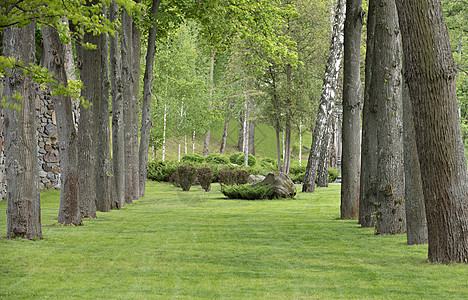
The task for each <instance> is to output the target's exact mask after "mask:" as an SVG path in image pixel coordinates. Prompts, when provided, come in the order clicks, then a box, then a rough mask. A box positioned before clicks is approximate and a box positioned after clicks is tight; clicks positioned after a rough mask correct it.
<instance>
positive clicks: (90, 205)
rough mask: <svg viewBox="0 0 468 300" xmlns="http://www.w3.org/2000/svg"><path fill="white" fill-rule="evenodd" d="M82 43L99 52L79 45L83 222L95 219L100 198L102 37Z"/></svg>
mask: <svg viewBox="0 0 468 300" xmlns="http://www.w3.org/2000/svg"><path fill="white" fill-rule="evenodd" d="M83 43H91V44H93V45H96V49H93V50H87V49H84V48H83V47H82V46H81V45H79V44H78V43H77V45H76V46H77V48H78V49H79V51H77V53H80V56H79V57H80V58H81V70H80V75H81V81H82V82H83V89H82V90H81V95H82V97H83V99H84V100H85V101H86V102H87V106H88V107H85V106H84V105H83V104H82V105H81V107H80V122H79V124H78V153H79V156H78V164H79V166H80V168H79V174H80V179H79V186H80V188H79V189H80V192H79V195H80V196H79V197H80V213H81V217H83V218H96V201H97V199H96V196H97V190H96V188H97V186H96V180H97V177H96V176H97V163H98V161H97V139H98V128H99V104H100V103H99V100H100V98H101V82H102V81H101V80H102V78H101V68H100V66H101V51H102V46H101V37H100V36H99V35H96V36H95V35H94V34H93V33H91V32H85V34H84V37H83Z"/></svg>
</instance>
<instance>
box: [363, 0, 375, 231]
mask: <svg viewBox="0 0 468 300" xmlns="http://www.w3.org/2000/svg"><path fill="white" fill-rule="evenodd" d="M375 2H376V1H375V0H370V1H369V8H368V10H367V11H368V14H369V15H368V18H367V46H366V71H365V73H366V75H365V88H364V107H363V112H362V144H361V184H360V193H359V224H361V226H362V227H374V224H375V212H376V211H377V207H376V202H377V182H376V179H377V169H378V168H377V124H378V123H377V102H376V98H375V97H374V96H371V95H372V94H373V93H375V90H374V89H373V88H372V62H373V59H374V58H373V55H374V54H373V53H374V30H375V21H376V20H375Z"/></svg>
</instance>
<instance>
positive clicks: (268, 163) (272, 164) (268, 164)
mask: <svg viewBox="0 0 468 300" xmlns="http://www.w3.org/2000/svg"><path fill="white" fill-rule="evenodd" d="M260 166H261V167H263V168H268V169H271V170H272V171H273V170H278V162H277V161H276V160H274V159H273V158H271V157H265V158H262V159H261V160H260Z"/></svg>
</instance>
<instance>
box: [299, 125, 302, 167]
mask: <svg viewBox="0 0 468 300" xmlns="http://www.w3.org/2000/svg"><path fill="white" fill-rule="evenodd" d="M300 166H302V120H301V121H300V122H299V167H300Z"/></svg>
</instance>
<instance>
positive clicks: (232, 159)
mask: <svg viewBox="0 0 468 300" xmlns="http://www.w3.org/2000/svg"><path fill="white" fill-rule="evenodd" d="M243 155H244V153H242V152H237V153H234V154H231V156H229V161H230V162H231V163H233V164H237V159H238V158H239V156H242V157H243Z"/></svg>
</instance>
